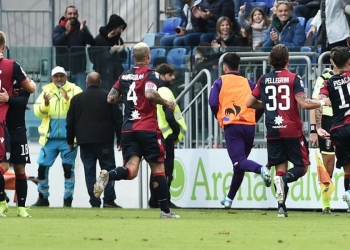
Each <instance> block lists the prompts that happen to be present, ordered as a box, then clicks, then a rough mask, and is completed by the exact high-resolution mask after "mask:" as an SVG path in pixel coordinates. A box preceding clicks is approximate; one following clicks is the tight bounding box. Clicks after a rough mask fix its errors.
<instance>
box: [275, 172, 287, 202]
mask: <svg viewBox="0 0 350 250" xmlns="http://www.w3.org/2000/svg"><path fill="white" fill-rule="evenodd" d="M273 182H274V183H275V186H276V199H277V201H278V203H280V204H282V203H283V202H284V182H283V180H282V176H275V178H273Z"/></svg>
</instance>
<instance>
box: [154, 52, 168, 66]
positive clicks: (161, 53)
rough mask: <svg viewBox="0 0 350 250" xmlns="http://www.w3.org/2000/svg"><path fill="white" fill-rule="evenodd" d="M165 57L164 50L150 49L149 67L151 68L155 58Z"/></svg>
mask: <svg viewBox="0 0 350 250" xmlns="http://www.w3.org/2000/svg"><path fill="white" fill-rule="evenodd" d="M165 55H166V49H164V48H153V49H151V62H150V66H151V67H153V63H154V60H155V59H156V58H157V57H165Z"/></svg>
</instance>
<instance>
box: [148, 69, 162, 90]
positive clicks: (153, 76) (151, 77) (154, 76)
mask: <svg viewBox="0 0 350 250" xmlns="http://www.w3.org/2000/svg"><path fill="white" fill-rule="evenodd" d="M146 82H153V83H155V84H156V85H157V87H158V88H159V84H160V80H159V74H158V73H157V72H155V71H154V70H151V71H148V74H147V81H146Z"/></svg>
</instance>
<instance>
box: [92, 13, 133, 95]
mask: <svg viewBox="0 0 350 250" xmlns="http://www.w3.org/2000/svg"><path fill="white" fill-rule="evenodd" d="M125 28H126V23H125V21H124V20H123V19H122V18H121V17H120V16H118V15H115V14H113V15H111V16H110V18H109V21H108V24H107V25H106V26H103V27H101V28H100V34H98V35H97V36H96V38H95V46H92V47H90V48H89V56H90V60H91V62H92V63H93V64H94V67H93V69H94V70H95V71H96V72H98V73H100V75H101V78H102V84H101V88H103V89H105V90H107V91H109V90H110V89H111V88H112V86H113V84H114V83H115V82H116V81H117V80H118V78H119V76H120V75H121V73H123V71H124V69H123V65H122V62H124V61H125V60H126V58H127V53H126V51H125V49H124V41H123V39H122V38H121V37H120V35H121V33H122V32H123V31H124V30H125Z"/></svg>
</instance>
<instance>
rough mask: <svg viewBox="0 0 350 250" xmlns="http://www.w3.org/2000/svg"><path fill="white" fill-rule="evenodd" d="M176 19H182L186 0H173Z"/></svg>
mask: <svg viewBox="0 0 350 250" xmlns="http://www.w3.org/2000/svg"><path fill="white" fill-rule="evenodd" d="M172 2H173V6H174V12H175V16H176V17H182V9H183V8H184V5H185V2H186V0H172Z"/></svg>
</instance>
